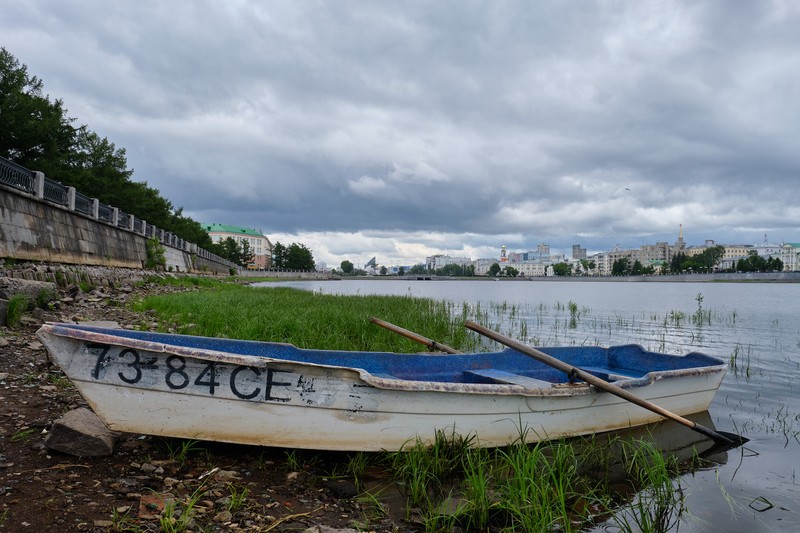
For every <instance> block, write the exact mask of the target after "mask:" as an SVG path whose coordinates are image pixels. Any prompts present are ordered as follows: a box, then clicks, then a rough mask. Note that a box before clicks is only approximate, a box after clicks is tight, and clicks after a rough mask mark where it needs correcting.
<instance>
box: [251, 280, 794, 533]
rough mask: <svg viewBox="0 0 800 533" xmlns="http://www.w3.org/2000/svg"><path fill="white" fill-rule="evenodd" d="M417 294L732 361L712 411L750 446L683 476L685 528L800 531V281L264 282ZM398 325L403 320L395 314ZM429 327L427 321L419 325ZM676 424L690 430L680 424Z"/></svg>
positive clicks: (512, 323) (527, 323)
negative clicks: (791, 282) (715, 463)
mask: <svg viewBox="0 0 800 533" xmlns="http://www.w3.org/2000/svg"><path fill="white" fill-rule="evenodd" d="M259 285H261V286H282V287H286V286H293V287H297V288H301V289H305V290H311V291H318V292H324V293H327V294H362V295H367V294H382V295H411V296H418V297H430V298H434V299H437V300H448V301H452V302H453V303H454V304H456V308H457V309H458V310H459V311H460V310H461V307H462V306H463V305H468V306H470V308H471V309H472V310H480V311H481V312H482V313H486V315H485V316H486V318H487V320H488V321H487V322H486V325H489V326H490V327H494V326H500V328H501V329H502V330H503V332H504V333H507V334H509V335H511V336H514V337H517V338H524V339H525V340H526V341H527V342H529V343H531V344H535V345H539V346H558V345H561V346H563V345H583V344H587V345H588V344H599V345H604V346H608V345H613V344H624V343H637V344H641V345H642V346H644V347H645V348H648V349H651V350H655V351H662V352H667V353H676V354H680V353H686V352H688V351H702V352H704V353H707V354H709V355H714V356H717V357H719V358H722V359H724V360H726V361H728V362H729V363H730V367H729V370H728V374H727V375H726V377H725V380H724V381H723V384H722V386H721V388H720V390H719V392H718V393H717V395H716V397H715V399H714V401H713V403H712V405H711V408H710V409H709V414H710V416H711V420H712V421H713V424H714V426H715V427H716V429H718V430H721V431H729V432H736V433H741V434H742V435H744V436H746V437H747V438H749V439H750V442H748V443H747V444H746V445H745V446H743V447H741V448H738V449H735V450H731V451H728V452H727V460H726V461H725V462H724V463H723V464H720V465H717V466H715V467H714V468H709V469H705V470H699V471H696V472H694V473H692V474H687V475H685V476H683V477H682V478H681V485H682V487H683V488H684V492H685V494H686V503H687V507H688V510H689V514H690V515H689V516H688V517H684V518H683V519H682V521H681V524H680V531H684V532H685V531H697V532H701V531H702V532H707V531H719V532H730V531H737V532H738V531H741V532H747V533H754V532H758V531H800V284H783V283H633V282H602V281H598V282H569V281H546V282H545V281H538V282H537V281H499V282H492V281H488V280H486V281H483V280H482V281H435V280H434V281H410V280H341V281H301V282H281V283H276V284H272V283H264V284H259ZM399 325H402V324H399ZM418 333H421V334H423V335H424V334H425V332H424V331H421V332H418ZM676 431H688V430H686V429H684V428H679V429H676Z"/></svg>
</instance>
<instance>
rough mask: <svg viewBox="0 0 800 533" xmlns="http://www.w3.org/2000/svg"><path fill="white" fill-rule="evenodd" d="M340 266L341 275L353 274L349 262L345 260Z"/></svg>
mask: <svg viewBox="0 0 800 533" xmlns="http://www.w3.org/2000/svg"><path fill="white" fill-rule="evenodd" d="M340 266H341V267H342V273H344V274H352V273H353V263H351V262H350V261H347V260H345V261H342V264H341V265H340Z"/></svg>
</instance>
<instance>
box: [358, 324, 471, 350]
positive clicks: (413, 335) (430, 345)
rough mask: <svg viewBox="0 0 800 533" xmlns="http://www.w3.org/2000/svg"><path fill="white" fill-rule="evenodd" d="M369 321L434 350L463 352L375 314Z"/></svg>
mask: <svg viewBox="0 0 800 533" xmlns="http://www.w3.org/2000/svg"><path fill="white" fill-rule="evenodd" d="M369 321H370V322H372V323H373V324H377V325H379V326H381V327H382V328H386V329H388V330H389V331H394V332H395V333H399V334H400V335H402V336H403V337H406V338H408V339H411V340H412V341H414V342H418V343H420V344H424V345H425V346H427V347H428V348H431V349H432V350H441V351H443V352H446V353H453V354H456V353H461V352H459V351H458V350H456V349H455V348H451V347H449V346H447V345H446V344H441V343H438V342H436V341H435V340H432V339H429V338H427V337H423V336H422V335H419V334H417V333H414V332H413V331H409V330H407V329H405V328H401V327H400V326H395V325H394V324H392V323H390V322H386V321H385V320H381V319H380V318H375V317H374V316H372V317H370V318H369Z"/></svg>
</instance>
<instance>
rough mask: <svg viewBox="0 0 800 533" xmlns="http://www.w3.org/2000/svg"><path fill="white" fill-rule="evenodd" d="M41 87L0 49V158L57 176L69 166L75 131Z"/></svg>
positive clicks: (39, 82)
mask: <svg viewBox="0 0 800 533" xmlns="http://www.w3.org/2000/svg"><path fill="white" fill-rule="evenodd" d="M43 87H44V84H43V82H42V80H40V79H39V78H37V77H36V76H33V77H31V76H29V75H28V67H27V66H26V65H20V63H19V61H17V59H16V58H15V57H14V56H13V55H11V53H9V52H8V51H7V50H6V49H5V48H0V123H2V127H0V156H3V157H6V158H7V159H10V160H12V161H15V162H17V163H19V164H20V165H23V166H25V167H28V168H31V169H33V170H39V171H41V172H44V173H45V174H47V175H50V176H53V175H56V176H57V175H58V174H59V173H61V172H63V171H65V170H67V169H68V168H69V166H70V160H71V157H72V155H73V148H74V144H75V140H76V135H77V131H78V130H77V129H76V128H74V127H73V126H72V122H73V121H74V119H72V118H69V117H68V116H67V110H66V109H65V108H64V105H63V103H62V102H61V100H55V101H53V102H51V101H50V98H49V96H44V95H43V94H42V89H43Z"/></svg>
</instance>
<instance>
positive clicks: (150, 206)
mask: <svg viewBox="0 0 800 533" xmlns="http://www.w3.org/2000/svg"><path fill="white" fill-rule="evenodd" d="M74 122H75V119H74V118H71V117H69V116H68V115H67V109H66V108H65V107H64V104H63V102H62V101H61V100H50V97H49V95H45V94H44V83H43V82H42V80H40V79H39V78H37V77H36V76H30V75H29V74H28V67H27V66H26V65H22V64H20V63H19V61H18V60H17V59H16V58H15V57H14V56H13V55H12V54H11V53H10V52H8V51H7V50H6V49H5V48H0V156H2V157H5V158H7V159H9V160H11V161H14V162H15V163H18V164H20V165H22V166H24V167H26V168H29V169H31V170H37V171H40V172H43V173H44V174H45V175H46V176H47V177H48V178H49V179H52V180H54V181H58V182H60V183H62V184H64V185H69V186H72V187H75V189H77V190H78V191H79V192H81V193H82V194H85V195H87V196H89V197H92V198H97V199H98V200H100V201H101V202H102V203H104V204H109V205H113V206H114V207H118V208H120V209H122V210H123V211H124V212H126V213H129V214H132V215H134V216H136V217H138V218H140V219H143V220H146V221H147V222H148V224H152V225H155V226H157V227H159V228H161V229H164V230H166V231H170V232H172V233H174V234H175V235H178V236H179V237H181V238H182V239H185V240H187V241H190V242H194V243H196V244H198V245H199V246H201V247H203V248H206V249H210V248H211V238H210V237H209V236H208V233H206V232H205V231H204V230H203V228H202V226H201V225H200V223H198V222H196V221H194V220H192V219H191V218H189V217H186V216H184V215H183V209H182V208H178V209H176V208H175V207H174V206H173V205H172V203H171V202H170V201H169V200H167V199H166V198H164V197H162V196H161V194H160V193H159V191H158V190H157V189H153V188H151V187H148V186H147V183H146V182H135V181H132V177H133V169H129V168H128V161H127V159H126V156H125V149H124V148H117V147H116V146H115V145H114V143H113V142H111V141H109V140H108V139H107V138H105V137H101V136H100V135H98V134H97V133H95V132H93V131H91V130H89V129H88V127H87V126H85V125H83V126H77V127H76V126H74V125H73V123H74Z"/></svg>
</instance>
